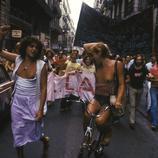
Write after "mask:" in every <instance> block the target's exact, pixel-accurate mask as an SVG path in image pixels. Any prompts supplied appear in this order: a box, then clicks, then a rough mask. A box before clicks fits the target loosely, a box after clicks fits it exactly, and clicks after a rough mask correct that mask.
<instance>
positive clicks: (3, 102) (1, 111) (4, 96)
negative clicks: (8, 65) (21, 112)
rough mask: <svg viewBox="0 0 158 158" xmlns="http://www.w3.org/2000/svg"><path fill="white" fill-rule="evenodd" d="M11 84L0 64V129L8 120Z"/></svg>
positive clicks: (11, 81)
mask: <svg viewBox="0 0 158 158" xmlns="http://www.w3.org/2000/svg"><path fill="white" fill-rule="evenodd" d="M13 84H14V81H13V80H11V78H10V76H9V74H8V73H7V71H6V70H5V68H4V66H3V65H2V64H0V127H2V126H3V125H4V124H5V122H6V121H7V120H8V119H9V118H10V101H11V93H12V86H13ZM0 129H1V128H0Z"/></svg>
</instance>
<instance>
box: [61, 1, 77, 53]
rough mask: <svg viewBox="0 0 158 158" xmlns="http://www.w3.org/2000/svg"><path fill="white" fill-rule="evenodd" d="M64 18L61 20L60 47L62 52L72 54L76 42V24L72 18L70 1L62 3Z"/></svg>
mask: <svg viewBox="0 0 158 158" xmlns="http://www.w3.org/2000/svg"><path fill="white" fill-rule="evenodd" d="M61 10H62V16H61V19H60V26H61V28H62V34H61V35H60V36H59V45H60V48H61V49H62V50H65V51H68V52H70V51H71V49H72V47H73V41H74V34H75V29H74V24H73V21H72V19H71V18H70V13H71V10H70V6H69V2H68V0H63V1H62V3H61Z"/></svg>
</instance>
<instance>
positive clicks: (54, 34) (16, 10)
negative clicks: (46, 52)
mask: <svg viewBox="0 0 158 158" xmlns="http://www.w3.org/2000/svg"><path fill="white" fill-rule="evenodd" d="M57 2H58V3H57ZM59 5H60V1H59V0H27V1H21V0H1V1H0V6H1V10H0V11H1V12H0V18H1V20H0V25H2V24H9V25H10V26H11V34H10V35H9V37H8V39H7V40H8V41H9V42H6V43H8V45H7V48H8V49H13V48H14V47H15V44H16V42H18V41H19V40H20V39H21V38H22V37H25V36H27V35H33V36H35V37H37V38H39V39H40V40H41V41H42V42H43V44H44V46H45V47H50V46H51V45H52V43H53V42H54V41H55V40H56V39H57V38H58V35H59V34H60V33H61V31H60V30H61V29H60V26H59V19H60V17H61V11H60V7H59Z"/></svg>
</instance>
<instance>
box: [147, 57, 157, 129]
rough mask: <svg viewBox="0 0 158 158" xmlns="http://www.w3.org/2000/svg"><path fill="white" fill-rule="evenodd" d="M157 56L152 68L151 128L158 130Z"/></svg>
mask: <svg viewBox="0 0 158 158" xmlns="http://www.w3.org/2000/svg"><path fill="white" fill-rule="evenodd" d="M157 62H158V61H157V58H156V62H155V64H154V65H153V66H152V68H151V69H150V74H149V80H150V81H151V88H150V96H151V107H150V115H151V129H152V130H156V129H157V127H158V99H157V98H158V64H157Z"/></svg>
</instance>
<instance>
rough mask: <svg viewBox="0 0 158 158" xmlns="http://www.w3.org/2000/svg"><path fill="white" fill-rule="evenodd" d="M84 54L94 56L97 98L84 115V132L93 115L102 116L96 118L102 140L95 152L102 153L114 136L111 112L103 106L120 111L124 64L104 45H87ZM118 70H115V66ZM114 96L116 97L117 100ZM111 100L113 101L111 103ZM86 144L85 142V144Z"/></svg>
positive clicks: (95, 97)
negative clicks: (112, 56)
mask: <svg viewBox="0 0 158 158" xmlns="http://www.w3.org/2000/svg"><path fill="white" fill-rule="evenodd" d="M84 50H85V52H84V53H87V54H89V55H92V57H93V58H94V63H95V67H96V73H95V76H96V87H95V96H94V99H93V100H92V101H90V103H89V104H88V105H87V109H86V110H85V113H84V125H83V126H84V130H85V129H86V126H87V124H88V122H89V120H90V114H91V113H95V114H96V113H97V114H100V117H99V118H96V120H95V121H96V125H97V129H98V130H99V132H100V135H101V139H100V142H99V146H98V147H97V148H96V151H95V152H98V153H102V152H103V150H104V146H106V145H108V144H109V143H110V139H111V136H112V129H111V123H110V122H111V121H110V120H111V115H112V113H111V110H110V109H108V110H104V111H103V106H104V107H105V106H108V105H109V104H112V105H113V106H114V107H115V109H119V108H121V106H122V100H123V96H124V92H125V82H124V75H123V64H122V63H121V62H120V61H116V60H113V59H111V58H110V54H111V53H110V50H109V47H108V46H107V45H106V44H104V43H101V42H99V43H87V44H84ZM116 64H117V68H116V70H115V65H116ZM115 71H117V78H118V87H117V89H116V94H115V92H114V91H115V90H114V89H115V87H116V86H115V84H116V82H117V81H115V79H114V73H115ZM114 95H116V98H115V100H113V99H114V97H113V96H114ZM110 98H111V99H112V100H111V101H112V102H111V101H110ZM84 143H85V142H84Z"/></svg>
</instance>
